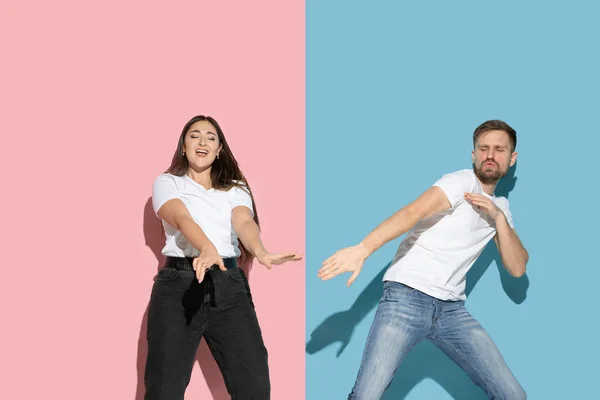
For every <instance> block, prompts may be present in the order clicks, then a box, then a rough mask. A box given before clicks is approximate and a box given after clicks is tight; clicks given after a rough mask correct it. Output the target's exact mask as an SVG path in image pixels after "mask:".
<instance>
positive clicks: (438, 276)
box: [318, 120, 529, 400]
mask: <svg viewBox="0 0 600 400" xmlns="http://www.w3.org/2000/svg"><path fill="white" fill-rule="evenodd" d="M516 144H517V136H516V132H515V130H514V129H512V128H511V127H510V126H509V125H508V124H506V123H505V122H503V121H499V120H492V121H486V122H484V123H483V124H481V125H480V126H479V127H477V129H475V132H474V134H473V148H474V149H473V151H472V163H473V169H472V170H471V169H465V170H461V171H457V172H454V173H450V174H446V175H444V176H443V177H442V178H441V179H439V180H438V181H437V182H435V183H434V185H433V186H432V187H431V188H429V189H428V190H427V191H425V192H424V193H423V194H422V195H421V196H419V197H418V198H417V199H416V200H415V201H414V202H412V203H411V204H409V205H407V206H406V207H404V208H402V209H401V210H399V211H398V212H396V213H395V214H394V215H392V216H391V217H390V218H388V219H387V220H385V221H384V222H383V223H382V224H381V225H379V226H378V227H377V228H376V229H375V230H373V231H372V232H371V233H370V234H369V235H368V236H367V237H365V238H364V240H363V241H362V242H361V243H359V244H358V245H356V246H352V247H348V248H344V249H342V250H339V251H338V252H336V253H335V254H334V255H332V256H331V257H329V258H328V259H327V260H325V261H324V262H323V267H322V268H321V269H320V270H319V274H318V275H319V277H320V278H321V279H323V280H327V279H331V278H333V277H335V276H337V275H339V274H341V273H344V272H351V273H352V275H351V277H350V279H349V280H348V286H350V285H351V284H352V282H354V280H355V279H356V278H357V276H358V275H359V274H360V271H361V269H362V267H363V264H364V262H365V260H366V259H367V258H368V257H369V256H370V255H371V254H372V253H373V252H375V251H376V250H377V249H379V248H380V247H381V246H383V245H384V244H386V243H387V242H389V241H391V240H393V239H395V238H397V237H398V236H400V235H402V234H404V233H407V235H406V237H405V239H404V240H403V241H402V243H401V244H400V246H399V248H398V251H397V253H396V256H395V257H394V260H393V261H392V263H391V265H390V267H389V269H388V270H387V272H386V273H385V275H384V278H383V281H384V284H383V285H384V290H383V296H382V298H381V301H380V303H379V305H378V307H377V312H376V314H375V320H374V322H373V325H372V326H371V330H370V332H369V337H368V339H367V343H366V346H365V350H364V354H363V359H362V362H361V365H360V369H359V372H358V376H357V379H356V382H355V385H354V388H353V389H352V392H351V393H350V395H349V397H348V398H349V399H353V400H378V399H380V398H381V397H382V396H383V394H384V392H385V390H386V389H387V387H388V386H389V385H390V383H391V381H392V378H393V375H394V371H396V369H397V368H398V367H399V365H400V364H401V362H402V360H403V359H404V357H405V356H406V355H407V354H408V352H409V351H410V350H411V349H412V348H413V347H414V346H415V345H416V344H417V343H418V342H419V341H421V340H423V339H428V340H430V341H431V342H433V343H434V344H436V345H437V346H438V347H439V348H440V349H441V350H442V351H444V352H445V353H446V354H447V355H448V356H449V357H450V358H451V359H452V360H453V361H454V362H455V363H456V364H458V365H459V366H460V367H461V368H462V369H463V370H464V371H465V372H466V373H467V374H468V375H469V377H470V378H471V379H472V380H473V382H475V384H477V385H478V386H480V387H481V388H482V389H483V390H484V391H485V392H486V394H487V395H488V397H489V398H490V399H510V400H519V399H526V394H525V391H524V390H523V388H522V387H521V385H520V384H519V383H518V381H517V380H516V378H515V377H514V376H513V374H512V373H511V371H510V370H509V368H508V366H507V365H506V363H505V361H504V359H503V357H502V355H501V354H500V352H499V351H498V349H497V347H496V345H495V344H494V342H493V341H492V340H491V338H490V337H489V336H488V334H487V333H486V332H485V330H484V329H483V328H482V327H481V325H479V323H478V322H477V321H476V320H475V319H474V318H473V317H472V316H471V314H470V313H469V312H468V311H467V310H466V308H465V306H464V300H465V299H466V296H465V276H466V273H467V271H468V270H469V268H470V267H471V266H472V265H473V264H474V263H475V261H476V259H477V257H479V255H480V254H481V252H482V251H483V249H484V248H485V246H486V244H487V243H488V242H489V240H491V239H492V238H494V241H495V242H496V246H497V247H498V251H499V253H500V256H501V259H502V264H503V265H504V268H505V269H506V270H507V271H508V272H509V273H510V274H511V275H512V276H514V277H520V276H522V275H523V274H524V273H525V267H526V264H527V261H528V259H529V255H528V253H527V250H525V248H524V247H523V245H522V243H521V241H520V240H519V237H518V236H517V234H516V232H515V231H514V225H513V222H512V215H511V213H510V210H509V205H508V199H506V198H504V197H495V196H494V189H495V188H496V184H497V183H498V181H499V180H500V179H501V178H502V177H503V176H505V175H506V174H507V172H508V169H509V168H510V167H511V166H513V165H514V163H515V162H516V159H517V153H516V152H515V147H516Z"/></svg>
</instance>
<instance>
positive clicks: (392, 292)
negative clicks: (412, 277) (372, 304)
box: [381, 281, 417, 302]
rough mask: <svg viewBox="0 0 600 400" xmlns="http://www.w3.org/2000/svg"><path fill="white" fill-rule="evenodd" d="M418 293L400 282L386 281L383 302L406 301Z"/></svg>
mask: <svg viewBox="0 0 600 400" xmlns="http://www.w3.org/2000/svg"><path fill="white" fill-rule="evenodd" d="M415 293H417V289H414V288H412V287H410V286H406V285H404V284H402V283H400V282H395V281H385V282H383V296H382V298H381V299H382V301H391V302H398V301H404V300H406V299H408V298H410V297H411V296H412V295H414V294H415Z"/></svg>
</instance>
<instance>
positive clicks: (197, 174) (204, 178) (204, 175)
mask: <svg viewBox="0 0 600 400" xmlns="http://www.w3.org/2000/svg"><path fill="white" fill-rule="evenodd" d="M187 176H189V177H190V178H192V179H193V180H194V182H196V183H197V184H199V185H202V186H204V188H205V189H211V188H212V181H211V179H210V167H208V168H206V169H204V170H201V171H196V170H194V169H192V168H188V171H187Z"/></svg>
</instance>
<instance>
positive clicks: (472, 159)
mask: <svg viewBox="0 0 600 400" xmlns="http://www.w3.org/2000/svg"><path fill="white" fill-rule="evenodd" d="M473 163H475V150H471V164H473Z"/></svg>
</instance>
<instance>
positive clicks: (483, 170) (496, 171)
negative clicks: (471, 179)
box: [473, 160, 508, 184]
mask: <svg viewBox="0 0 600 400" xmlns="http://www.w3.org/2000/svg"><path fill="white" fill-rule="evenodd" d="M486 162H490V160H485V161H483V162H482V163H481V164H480V165H479V167H477V166H476V165H475V163H473V172H475V175H476V176H477V178H479V180H480V181H481V182H482V183H486V184H488V183H496V182H498V181H499V180H500V179H501V178H503V177H505V176H506V174H507V173H508V169H506V171H502V170H501V169H500V166H499V165H498V164H497V163H496V162H495V161H492V162H493V163H494V164H496V167H495V168H493V167H489V166H484V165H483V164H485V163H486Z"/></svg>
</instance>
